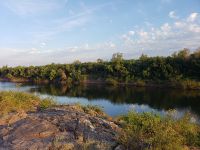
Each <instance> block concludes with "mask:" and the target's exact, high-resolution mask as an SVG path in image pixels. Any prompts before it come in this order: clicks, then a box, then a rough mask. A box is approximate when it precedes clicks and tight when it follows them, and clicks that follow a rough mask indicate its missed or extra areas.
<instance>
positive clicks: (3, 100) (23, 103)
mask: <svg viewBox="0 0 200 150" xmlns="http://www.w3.org/2000/svg"><path fill="white" fill-rule="evenodd" d="M54 104H55V102H54V101H53V100H51V99H48V98H46V99H42V98H39V97H38V96H35V95H33V94H29V93H24V92H13V91H4V92H0V108H1V109H0V115H4V114H8V113H10V112H20V111H25V112H26V111H33V110H36V109H38V108H39V109H45V108H48V107H50V106H52V105H54Z"/></svg>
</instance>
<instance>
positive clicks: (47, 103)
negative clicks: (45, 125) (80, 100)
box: [39, 98, 56, 110]
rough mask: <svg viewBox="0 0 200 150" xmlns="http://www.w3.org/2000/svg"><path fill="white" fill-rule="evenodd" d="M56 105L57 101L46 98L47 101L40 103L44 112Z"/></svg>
mask: <svg viewBox="0 0 200 150" xmlns="http://www.w3.org/2000/svg"><path fill="white" fill-rule="evenodd" d="M54 105H56V103H55V101H54V100H52V99H50V98H46V99H43V100H41V101H40V103H39V108H40V109H42V110H44V109H47V108H49V107H52V106H54Z"/></svg>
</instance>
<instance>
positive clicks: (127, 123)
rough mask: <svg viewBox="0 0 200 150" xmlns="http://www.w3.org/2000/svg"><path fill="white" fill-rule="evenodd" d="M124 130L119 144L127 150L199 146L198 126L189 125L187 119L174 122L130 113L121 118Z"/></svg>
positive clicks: (154, 116)
mask: <svg viewBox="0 0 200 150" xmlns="http://www.w3.org/2000/svg"><path fill="white" fill-rule="evenodd" d="M121 121H123V122H124V125H123V128H124V130H123V131H122V133H121V134H120V136H119V142H120V143H121V144H123V145H124V146H125V147H126V148H127V149H158V150H159V149H163V150H174V149H183V148H184V146H185V145H187V146H199V141H200V137H199V135H200V129H199V126H197V125H195V124H192V123H190V121H189V120H188V117H183V118H181V119H179V120H174V119H173V118H172V117H169V116H168V117H160V116H158V115H156V114H152V113H142V114H137V113H135V112H130V113H128V115H126V116H123V117H121Z"/></svg>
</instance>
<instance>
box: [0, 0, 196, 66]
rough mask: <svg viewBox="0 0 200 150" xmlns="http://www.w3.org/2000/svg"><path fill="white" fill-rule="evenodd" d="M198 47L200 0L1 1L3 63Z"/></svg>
mask: <svg viewBox="0 0 200 150" xmlns="http://www.w3.org/2000/svg"><path fill="white" fill-rule="evenodd" d="M198 47H200V0H98V1H97V0H0V66H3V65H8V66H17V65H23V66H29V65H44V64H49V63H72V62H74V61H75V60H80V61H82V62H88V61H96V60H97V59H98V58H101V59H104V60H109V59H110V58H111V57H112V54H113V53H117V52H120V53H123V55H124V58H126V59H135V58H138V57H139V56H140V55H141V54H147V55H149V56H167V55H171V54H172V53H173V52H174V51H178V50H180V49H183V48H189V49H191V50H195V49H197V48H198Z"/></svg>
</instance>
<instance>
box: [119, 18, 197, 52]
mask: <svg viewBox="0 0 200 150" xmlns="http://www.w3.org/2000/svg"><path fill="white" fill-rule="evenodd" d="M196 16H197V15H190V18H193V19H192V20H191V21H192V22H188V18H181V19H177V20H176V22H174V23H164V24H163V25H161V26H160V27H153V26H151V27H149V28H146V30H145V29H144V28H137V30H136V31H135V33H136V34H135V35H134V37H131V36H129V34H123V35H122V38H121V39H122V40H123V42H124V45H123V47H124V49H126V52H127V53H129V54H130V55H134V54H137V55H140V54H141V53H142V52H145V53H147V54H154V55H159V54H161V55H170V54H171V53H172V52H173V51H176V50H179V49H182V48H185V47H186V48H191V49H195V48H197V47H199V46H200V44H199V41H200V34H199V33H200V24H199V23H198V22H194V21H195V20H196ZM136 37H137V38H136ZM155 51H156V52H155Z"/></svg>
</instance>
